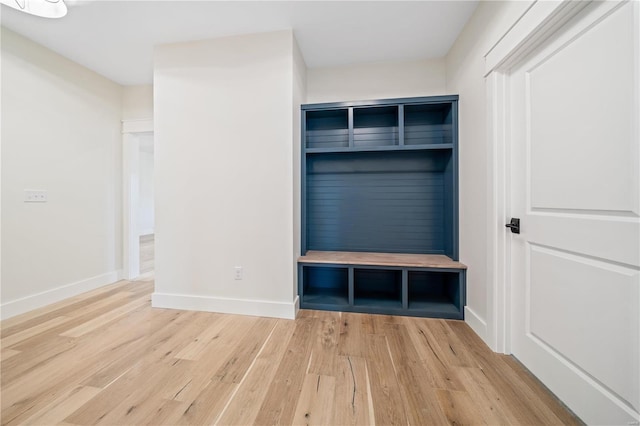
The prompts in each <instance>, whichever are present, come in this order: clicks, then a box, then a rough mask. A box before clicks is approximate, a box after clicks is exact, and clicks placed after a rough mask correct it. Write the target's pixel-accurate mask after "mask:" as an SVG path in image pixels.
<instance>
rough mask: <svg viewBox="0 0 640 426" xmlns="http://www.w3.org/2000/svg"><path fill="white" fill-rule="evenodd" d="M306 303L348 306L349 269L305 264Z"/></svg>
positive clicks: (304, 293) (304, 294)
mask: <svg viewBox="0 0 640 426" xmlns="http://www.w3.org/2000/svg"><path fill="white" fill-rule="evenodd" d="M302 269H303V277H302V278H303V283H304V291H303V299H302V301H303V302H304V303H310V304H323V305H335V306H346V305H348V304H349V269H348V268H323V267H319V266H305V267H303V268H302Z"/></svg>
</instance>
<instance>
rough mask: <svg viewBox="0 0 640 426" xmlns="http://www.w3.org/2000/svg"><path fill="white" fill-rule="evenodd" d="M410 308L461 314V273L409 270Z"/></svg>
mask: <svg viewBox="0 0 640 426" xmlns="http://www.w3.org/2000/svg"><path fill="white" fill-rule="evenodd" d="M408 274H409V275H408V285H409V309H410V310H411V309H416V310H422V311H430V312H439V313H442V314H449V315H455V314H460V312H461V309H462V304H461V301H462V295H461V294H460V291H461V286H460V274H459V273H455V272H439V271H437V272H434V271H409V273H408Z"/></svg>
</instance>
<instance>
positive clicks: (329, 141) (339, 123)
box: [305, 109, 349, 149]
mask: <svg viewBox="0 0 640 426" xmlns="http://www.w3.org/2000/svg"><path fill="white" fill-rule="evenodd" d="M305 137H306V144H307V148H311V149H313V148H346V147H348V146H349V111H348V110H347V109H330V110H324V111H307V113H306V135H305Z"/></svg>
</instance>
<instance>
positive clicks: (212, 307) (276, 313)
mask: <svg viewBox="0 0 640 426" xmlns="http://www.w3.org/2000/svg"><path fill="white" fill-rule="evenodd" d="M151 306H153V307H154V308H167V309H181V310H187V311H205V312H219V313H223V314H237V315H252V316H260V317H271V318H284V319H295V318H296V315H297V314H298V310H299V309H300V300H299V297H298V296H297V295H296V296H295V299H294V300H293V301H292V302H288V303H287V302H274V301H271V300H249V299H230V298H225V297H210V296H195V295H189V294H171V293H158V292H156V293H153V294H152V295H151Z"/></svg>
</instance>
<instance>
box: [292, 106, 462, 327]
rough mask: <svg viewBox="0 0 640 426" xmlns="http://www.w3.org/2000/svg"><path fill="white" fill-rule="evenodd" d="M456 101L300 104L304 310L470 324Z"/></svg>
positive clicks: (301, 280) (302, 301)
mask: <svg viewBox="0 0 640 426" xmlns="http://www.w3.org/2000/svg"><path fill="white" fill-rule="evenodd" d="M457 102H458V97H457V96H438V97H423V98H408V99H389V100H379V101H370V102H350V103H331V104H312V105H303V106H302V132H303V134H302V141H303V147H302V218H301V221H302V247H301V252H302V254H303V256H302V257H301V258H300V259H299V265H300V266H299V294H300V297H301V307H302V308H319V309H334V310H346V311H356V312H374V313H375V312H380V313H401V314H406V315H421V316H436V317H443V318H462V317H463V308H464V294H465V291H464V290H465V289H464V286H465V282H464V269H465V268H464V265H461V264H460V263H458V262H457V260H458V180H457V179H458V152H457ZM309 252H313V253H314V255H313V256H311V257H310V256H308V253H309ZM323 253H325V254H326V256H325V257H326V259H323V258H322V255H323ZM330 253H338V256H339V254H340V253H343V254H344V256H342V257H343V258H342V259H341V260H340V261H339V262H337V263H335V264H330V263H329V261H328V259H329V258H331V256H333V255H330ZM350 253H351V254H353V255H349V254H350ZM384 254H389V255H393V254H407V255H414V258H412V259H413V263H412V262H409V263H407V262H405V261H404V260H403V259H404V258H400V260H398V261H397V262H395V263H394V261H389V257H387V258H386V259H381V261H380V262H378V263H376V262H375V261H372V260H371V259H372V258H376V259H380V257H379V256H380V255H384ZM420 255H423V256H427V257H425V258H424V259H423V260H424V262H423V261H421V260H420V258H418V260H417V263H416V261H415V260H416V259H415V256H420ZM429 256H431V257H429ZM433 256H439V257H437V259H438V261H437V262H434V261H433V260H434V259H436V258H434V257H433ZM391 258H393V257H391ZM425 259H426V260H425ZM380 263H382V264H380ZM416 265H417V266H416ZM425 265H428V266H425ZM410 268H413V269H410Z"/></svg>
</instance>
